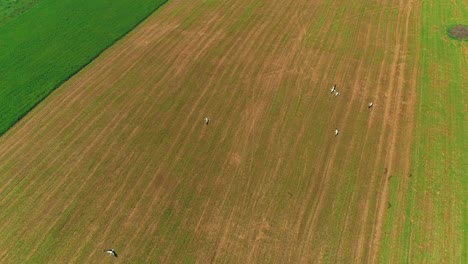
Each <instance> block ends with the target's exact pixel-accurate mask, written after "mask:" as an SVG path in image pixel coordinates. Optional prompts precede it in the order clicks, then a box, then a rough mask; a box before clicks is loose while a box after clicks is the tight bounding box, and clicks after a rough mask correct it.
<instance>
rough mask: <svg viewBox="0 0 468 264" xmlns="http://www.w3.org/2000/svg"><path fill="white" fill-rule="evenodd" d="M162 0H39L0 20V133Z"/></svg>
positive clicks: (115, 40)
mask: <svg viewBox="0 0 468 264" xmlns="http://www.w3.org/2000/svg"><path fill="white" fill-rule="evenodd" d="M166 2H167V0H114V1H112V3H111V4H110V2H109V1H105V0H86V1H74V0H63V1H53V0H43V1H41V2H40V3H38V4H37V5H35V6H34V7H32V8H31V9H30V10H28V12H26V13H24V14H22V15H20V16H18V17H17V18H15V19H14V20H11V21H9V22H8V23H7V24H5V25H3V26H0V39H1V41H0V68H1V69H2V70H1V71H0V116H1V118H0V136H1V135H3V134H4V133H5V132H6V131H7V130H8V129H9V128H11V127H12V126H13V125H15V124H16V122H18V121H19V120H20V119H21V118H22V117H23V116H25V115H26V114H27V113H28V112H29V111H31V110H32V109H33V108H34V107H35V106H36V105H37V104H38V103H40V102H41V101H42V100H43V99H44V98H46V97H47V96H48V95H49V94H50V93H51V92H52V91H53V90H55V89H56V88H58V87H59V86H60V85H61V84H62V83H64V82H65V81H67V80H68V79H69V78H70V77H71V76H73V75H74V74H75V73H77V72H78V71H80V70H81V69H83V67H85V66H86V65H87V64H89V63H90V62H91V61H93V60H94V59H95V58H96V57H97V56H99V55H100V54H101V53H102V52H103V51H104V50H105V49H107V48H108V47H110V46H111V45H113V44H114V43H115V42H117V41H118V40H119V39H121V38H122V37H123V36H125V35H126V34H127V33H128V32H130V31H131V30H132V29H134V28H135V27H136V26H137V25H138V24H140V23H141V22H142V21H143V20H145V19H146V18H147V17H148V16H149V15H151V14H152V13H153V12H154V11H155V10H156V9H158V8H159V7H160V6H162V5H163V4H164V3H166Z"/></svg>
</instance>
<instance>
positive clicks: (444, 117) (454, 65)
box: [380, 0, 468, 263]
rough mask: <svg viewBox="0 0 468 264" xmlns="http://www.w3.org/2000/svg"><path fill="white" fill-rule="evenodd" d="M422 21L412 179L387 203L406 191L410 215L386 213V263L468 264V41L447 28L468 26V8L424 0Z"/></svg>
mask: <svg viewBox="0 0 468 264" xmlns="http://www.w3.org/2000/svg"><path fill="white" fill-rule="evenodd" d="M421 19H422V21H421V23H422V26H421V41H420V43H419V45H420V48H421V49H420V55H421V60H420V66H419V67H420V75H419V77H418V78H419V79H418V91H417V93H418V102H417V104H418V105H417V108H416V113H415V114H416V119H415V120H416V123H415V139H414V143H413V146H412V153H413V154H412V165H411V172H412V174H411V175H409V176H411V177H410V178H409V179H408V185H407V186H403V184H402V180H401V179H400V180H397V181H395V182H391V183H390V189H391V191H390V194H389V201H396V196H397V193H398V192H406V194H405V198H404V199H405V201H404V204H402V205H401V206H402V207H401V208H400V209H399V210H404V213H403V214H402V213H401V211H400V212H396V211H389V212H387V219H386V223H385V228H384V233H385V235H384V240H383V244H382V249H381V254H380V262H381V263H391V262H392V263H467V250H466V248H467V241H468V237H467V231H468V221H467V215H468V212H467V206H466V197H467V196H466V189H467V178H466V172H467V171H468V170H467V160H466V154H467V150H468V147H467V135H468V133H467V132H468V129H467V95H466V87H468V81H467V78H466V73H468V58H467V56H466V54H467V51H468V42H467V41H463V40H456V39H452V38H450V37H449V36H448V34H447V28H448V27H450V25H455V24H463V22H466V21H467V19H468V9H467V7H466V6H465V5H464V4H463V1H462V0H456V1H452V2H450V3H448V2H444V1H436V0H429V1H424V2H423V6H422V14H421ZM464 173H465V174H464ZM406 176H407V175H403V177H406ZM396 178H398V177H396ZM397 218H399V219H400V220H401V219H402V220H401V221H402V222H403V226H402V227H400V228H398V227H396V225H397ZM392 230H399V231H400V233H398V234H397V236H398V237H397V239H396V240H397V241H398V242H399V243H395V241H394V240H393V244H392V243H391V242H390V241H392V240H391V238H390V236H391V232H392Z"/></svg>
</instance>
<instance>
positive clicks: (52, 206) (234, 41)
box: [0, 0, 420, 263]
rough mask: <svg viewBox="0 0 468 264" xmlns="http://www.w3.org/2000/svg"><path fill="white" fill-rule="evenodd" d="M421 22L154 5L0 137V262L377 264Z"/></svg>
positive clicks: (352, 5) (403, 147) (397, 5)
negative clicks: (138, 22)
mask: <svg viewBox="0 0 468 264" xmlns="http://www.w3.org/2000/svg"><path fill="white" fill-rule="evenodd" d="M348 2H349V3H348ZM419 13H420V6H419V5H418V3H417V2H411V1H403V0H400V1H397V0H387V1H371V0H369V1H364V0H361V1H347V2H346V1H339V2H337V1H327V0H318V1H307V0H299V1H280V0H270V1H255V0H240V1H213V0H205V1H203V0H196V1H182V0H173V1H170V2H169V3H168V4H166V5H165V6H163V7H162V8H161V9H160V10H159V11H157V12H156V13H155V14H153V15H152V16H151V17H150V18H149V19H148V20H147V21H145V22H144V23H143V24H142V25H140V26H139V27H138V28H137V29H135V30H134V31H133V32H132V33H131V34H129V36H127V37H126V38H124V39H123V40H122V41H120V42H119V43H118V44H117V45H115V46H114V47H112V48H111V49H109V50H107V51H106V52H105V53H104V54H102V55H101V56H100V57H99V58H98V59H97V60H96V61H95V62H93V63H92V64H90V65H89V66H87V67H86V68H85V69H84V70H83V71H82V72H80V73H79V74H78V75H76V76H75V77H73V78H72V79H71V80H70V81H68V82H67V83H66V84H64V85H63V86H62V87H60V88H59V89H58V90H56V91H55V92H54V93H53V94H52V95H50V96H49V97H48V98H47V99H46V100H45V101H44V102H42V103H41V104H40V105H39V106H38V107H37V108H36V109H34V110H33V111H32V112H31V113H30V114H28V115H27V116H26V117H25V118H24V119H23V120H22V121H20V122H19V123H18V124H17V125H16V126H15V127H14V128H13V129H11V130H10V131H9V132H8V133H7V134H5V135H4V136H3V137H2V138H1V139H0V149H1V150H2V151H1V153H0V180H1V181H2V185H1V186H0V208H2V213H1V214H0V234H1V236H2V238H1V239H0V259H1V260H2V261H3V262H5V263H20V262H24V261H30V262H36V263H46V262H47V263H73V262H75V263H76V262H79V263H83V262H88V263H107V262H109V263H110V262H112V261H118V262H122V263H154V262H160V263H174V262H177V263H180V262H199V263H207V262H216V263H218V262H221V263H248V262H266V263H272V262H274V263H287V262H289V263H298V262H306V263H313V262H316V263H318V262H322V263H323V262H324V263H349V262H355V263H363V262H368V263H372V262H376V261H377V260H378V257H379V249H380V248H381V247H380V246H381V241H382V239H383V238H384V236H389V237H390V238H389V240H390V241H395V244H394V246H395V247H396V248H398V247H400V245H398V243H396V242H397V241H398V239H399V236H400V235H401V234H398V232H399V230H400V229H399V228H398V224H395V225H394V226H395V232H390V233H388V234H386V233H385V232H384V231H383V230H384V229H383V225H384V221H385V216H386V212H387V210H399V208H398V206H395V205H393V206H392V205H391V204H389V203H388V192H389V182H390V181H391V178H392V177H406V175H408V174H409V173H410V171H409V170H410V157H411V155H410V146H411V143H412V135H413V133H414V131H413V121H414V120H413V119H414V110H415V101H416V85H417V83H416V80H417V78H416V77H417V74H418V68H417V65H418V64H417V63H418V50H417V46H416V45H414V42H416V41H419V39H418V37H419V36H418V30H419V28H418V27H419V26H418V25H419ZM335 83H336V84H337V89H338V90H339V91H340V95H339V96H338V97H335V96H333V95H332V94H331V93H330V91H329V90H330V88H331V87H332V85H333V84H335ZM371 100H373V101H374V108H373V109H371V110H369V109H368V108H367V103H368V102H370V101H371ZM205 116H208V117H210V119H211V121H210V124H209V125H207V126H206V125H205V124H204V121H203V118H204V117H205ZM335 127H338V128H339V130H340V134H339V135H338V136H337V137H335V136H334V133H333V132H334V129H335ZM406 178H407V177H406ZM406 178H405V179H406ZM405 181H406V180H405ZM402 184H403V185H404V181H403V183H402ZM397 196H398V195H397ZM401 198H402V197H400V200H403V199H401ZM402 208H403V207H402ZM402 208H401V210H403V209H402ZM403 213H404V212H402V214H403ZM398 219H401V218H398ZM106 248H114V249H116V251H117V252H118V253H119V258H118V259H117V260H114V259H112V257H110V256H107V255H105V254H104V253H103V252H102V251H103V250H104V249H106ZM396 252H398V251H396Z"/></svg>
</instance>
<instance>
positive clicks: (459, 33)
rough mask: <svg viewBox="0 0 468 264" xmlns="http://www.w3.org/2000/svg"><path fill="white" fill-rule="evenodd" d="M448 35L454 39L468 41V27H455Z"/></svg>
mask: <svg viewBox="0 0 468 264" xmlns="http://www.w3.org/2000/svg"><path fill="white" fill-rule="evenodd" d="M448 34H449V36H450V37H452V38H456V39H463V40H466V39H468V26H465V25H456V26H453V27H451V28H450V29H449V30H448Z"/></svg>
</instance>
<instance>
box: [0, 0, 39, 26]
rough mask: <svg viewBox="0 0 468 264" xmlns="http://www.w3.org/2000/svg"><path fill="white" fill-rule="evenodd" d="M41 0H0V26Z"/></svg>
mask: <svg viewBox="0 0 468 264" xmlns="http://www.w3.org/2000/svg"><path fill="white" fill-rule="evenodd" d="M40 1H41V0H20V1H18V0H0V26H2V25H4V24H6V23H8V22H9V21H11V20H13V19H15V18H16V17H18V16H20V15H21V14H23V13H25V12H26V11H28V10H29V9H31V8H32V7H33V6H35V5H36V4H37V3H39V2H40Z"/></svg>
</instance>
